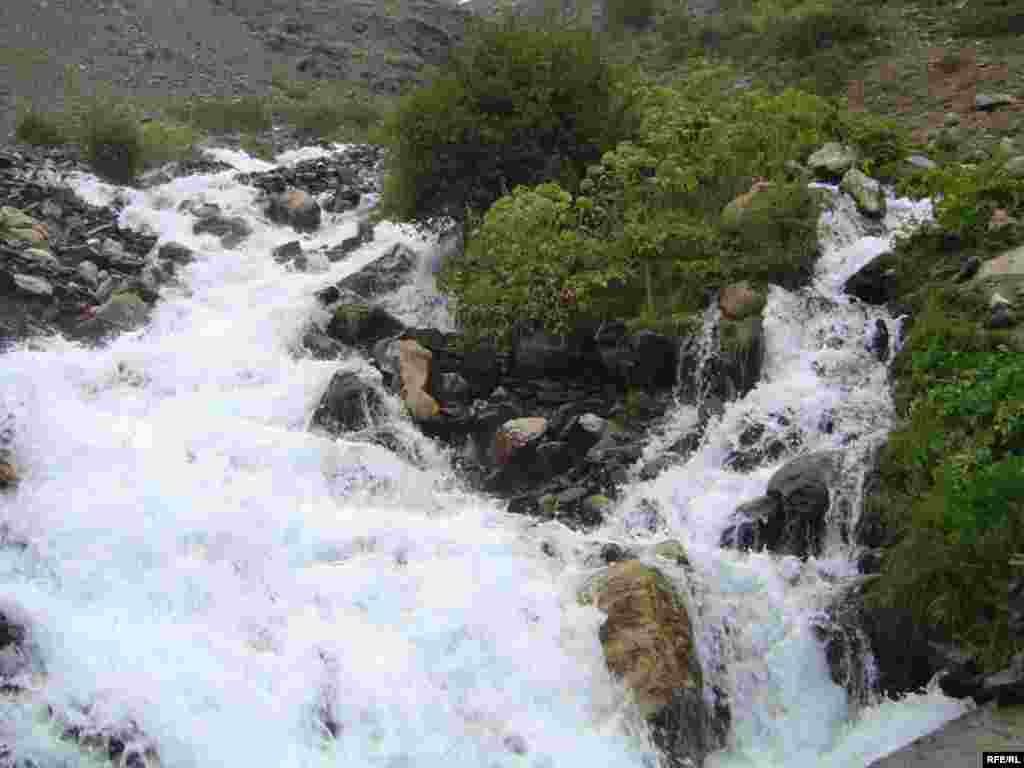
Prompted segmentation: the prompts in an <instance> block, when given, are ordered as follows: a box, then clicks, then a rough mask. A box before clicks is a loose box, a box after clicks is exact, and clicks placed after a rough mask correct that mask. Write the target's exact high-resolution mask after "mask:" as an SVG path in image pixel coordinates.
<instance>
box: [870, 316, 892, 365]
mask: <svg viewBox="0 0 1024 768" xmlns="http://www.w3.org/2000/svg"><path fill="white" fill-rule="evenodd" d="M868 351H869V352H871V354H872V355H873V356H874V358H875V359H876V360H877V361H878V362H880V363H884V362H885V361H886V360H888V359H889V327H888V326H887V325H886V324H885V321H884V320H882V319H881V318H879V319H877V320H875V326H874V331H873V332H872V333H871V335H870V336H869V338H868Z"/></svg>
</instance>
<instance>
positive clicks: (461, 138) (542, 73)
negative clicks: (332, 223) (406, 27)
mask: <svg viewBox="0 0 1024 768" xmlns="http://www.w3.org/2000/svg"><path fill="white" fill-rule="evenodd" d="M476 30H477V31H476V32H475V33H474V34H472V35H470V36H469V38H468V42H467V43H466V44H464V45H463V47H462V48H460V49H459V50H458V51H457V52H456V53H455V54H454V55H453V57H452V59H451V60H450V62H449V63H448V65H447V66H446V67H445V68H443V70H442V72H441V75H440V76H439V77H438V79H436V80H435V81H434V82H433V84H431V85H430V86H428V87H426V88H421V89H419V90H416V91H414V92H413V93H411V94H410V95H409V96H408V97H407V98H405V99H404V100H403V101H402V102H401V103H400V104H399V106H398V108H397V109H396V110H395V111H394V112H393V113H392V114H391V115H390V116H389V118H388V119H387V121H386V123H385V127H384V131H383V134H384V136H383V138H384V141H385V143H386V144H387V145H388V146H389V148H390V151H391V159H390V169H389V175H388V178H387V181H386V184H385V190H384V207H385V209H386V210H387V211H388V213H389V215H392V216H395V217H397V218H400V219H405V220H415V221H418V222H420V223H425V222H427V221H428V220H430V219H434V218H436V217H451V218H453V219H456V220H459V221H461V220H463V219H464V218H465V215H466V209H467V208H469V209H472V210H476V211H483V210H485V209H486V208H487V207H488V206H489V205H490V204H491V203H493V202H494V201H495V200H497V199H498V198H499V197H501V196H502V194H505V193H507V192H508V191H510V190H512V189H514V188H515V187H516V186H518V185H520V184H537V183H541V182H543V181H546V180H551V179H557V180H560V181H562V182H565V183H566V185H567V186H569V187H572V186H573V183H574V179H578V178H579V177H581V176H582V171H583V169H584V168H585V167H586V165H587V164H588V163H592V162H594V161H596V160H597V159H598V158H599V157H600V155H601V152H602V151H604V150H605V149H608V148H609V147H611V146H613V145H614V143H615V141H617V140H618V139H620V138H623V137H624V135H625V134H626V133H627V129H628V114H629V103H628V99H627V98H625V95H626V94H625V93H624V90H623V89H622V88H620V87H619V86H618V84H617V81H616V75H615V73H614V72H613V70H612V68H611V67H610V66H609V64H608V63H607V62H606V61H605V60H604V58H603V57H602V54H601V51H600V49H599V47H598V44H597V40H596V39H595V38H594V36H593V35H592V34H591V33H590V32H588V31H581V30H569V29H544V30H537V29H529V28H528V27H525V26H523V25H521V24H518V23H517V22H515V21H506V22H504V23H502V24H494V23H487V22H481V23H480V24H479V26H478V27H477V28H476Z"/></svg>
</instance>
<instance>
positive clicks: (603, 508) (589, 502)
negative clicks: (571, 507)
mask: <svg viewBox="0 0 1024 768" xmlns="http://www.w3.org/2000/svg"><path fill="white" fill-rule="evenodd" d="M612 506H613V504H612V500H611V499H609V498H608V497H607V496H605V495H604V494H603V493H595V494H591V495H590V496H587V497H585V498H584V499H583V502H582V504H581V505H580V513H581V515H582V518H583V522H584V524H585V525H600V524H601V523H602V522H603V521H604V518H605V516H606V515H607V514H608V513H609V512H610V511H611V509H612Z"/></svg>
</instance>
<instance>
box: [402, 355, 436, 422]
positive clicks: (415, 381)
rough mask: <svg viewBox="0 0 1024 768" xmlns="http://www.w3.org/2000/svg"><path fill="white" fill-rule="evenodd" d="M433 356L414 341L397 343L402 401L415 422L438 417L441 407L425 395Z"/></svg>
mask: <svg viewBox="0 0 1024 768" xmlns="http://www.w3.org/2000/svg"><path fill="white" fill-rule="evenodd" d="M432 357H433V354H432V353H431V351H430V350H429V349H426V348H425V347H423V346H421V345H420V343H419V342H418V341H416V340H414V339H402V340H401V341H399V342H398V372H399V376H400V378H401V381H402V391H401V394H402V400H403V401H404V402H405V405H406V407H407V408H408V409H409V413H410V414H411V415H412V418H413V419H414V420H415V421H426V420H427V419H432V418H434V417H435V416H437V415H438V413H439V412H440V410H441V407H440V406H439V405H438V403H437V400H435V399H434V398H433V397H431V396H430V395H429V394H428V393H427V382H429V381H430V362H431V358H432Z"/></svg>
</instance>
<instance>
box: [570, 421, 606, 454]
mask: <svg viewBox="0 0 1024 768" xmlns="http://www.w3.org/2000/svg"><path fill="white" fill-rule="evenodd" d="M607 430H608V422H607V421H605V420H604V419H602V418H601V417H600V416H598V415H596V414H593V413H584V414H582V415H580V416H574V417H573V418H572V419H570V421H569V423H568V424H567V425H566V426H565V428H564V429H563V430H562V434H561V435H560V439H561V440H563V441H564V442H565V443H566V444H567V445H568V448H569V452H570V453H571V454H572V455H573V456H574V457H576V458H580V459H582V458H583V457H584V456H585V455H586V454H587V451H589V450H590V449H591V448H593V447H594V446H595V445H597V444H598V442H600V440H601V438H602V437H604V435H605V433H606V432H607Z"/></svg>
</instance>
